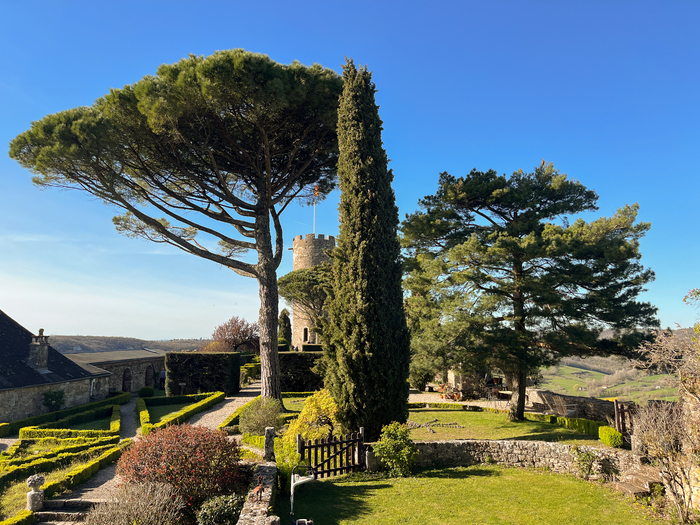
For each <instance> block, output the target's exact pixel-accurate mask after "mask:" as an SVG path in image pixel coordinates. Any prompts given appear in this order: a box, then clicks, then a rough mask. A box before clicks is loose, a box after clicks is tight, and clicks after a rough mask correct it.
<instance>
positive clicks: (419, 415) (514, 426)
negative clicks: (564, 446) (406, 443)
mask: <svg viewBox="0 0 700 525" xmlns="http://www.w3.org/2000/svg"><path fill="white" fill-rule="evenodd" d="M408 419H409V421H413V422H415V423H418V424H425V423H427V422H429V421H432V420H434V419H437V420H438V423H441V424H446V423H457V424H459V425H460V426H462V427H464V428H449V427H436V426H432V427H431V428H432V429H433V430H434V431H435V432H434V433H431V432H430V431H429V430H428V429H426V428H416V429H413V430H411V439H413V440H414V441H439V440H447V439H510V440H527V441H557V442H560V443H568V444H571V445H593V446H598V445H600V446H605V445H603V444H602V443H601V442H600V441H598V438H597V436H588V435H586V434H578V433H576V432H574V431H572V430H569V429H566V428H564V427H560V426H558V425H552V424H549V423H542V422H539V421H530V420H525V421H517V422H515V421H509V420H508V418H507V416H506V415H505V414H498V413H493V412H470V411H465V410H439V409H431V408H417V409H412V410H410V411H409V413H408Z"/></svg>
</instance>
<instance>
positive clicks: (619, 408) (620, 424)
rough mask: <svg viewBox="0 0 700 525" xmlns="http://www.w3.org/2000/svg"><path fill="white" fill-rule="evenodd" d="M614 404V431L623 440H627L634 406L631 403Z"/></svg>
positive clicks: (616, 402) (634, 409)
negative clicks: (620, 435)
mask: <svg viewBox="0 0 700 525" xmlns="http://www.w3.org/2000/svg"><path fill="white" fill-rule="evenodd" d="M614 403H615V430H617V431H618V432H619V433H620V434H622V436H623V437H624V438H625V440H629V437H630V434H632V415H633V414H634V413H635V411H636V406H635V404H634V403H633V402H632V401H628V402H623V403H619V402H618V401H617V399H616V400H615V401H614Z"/></svg>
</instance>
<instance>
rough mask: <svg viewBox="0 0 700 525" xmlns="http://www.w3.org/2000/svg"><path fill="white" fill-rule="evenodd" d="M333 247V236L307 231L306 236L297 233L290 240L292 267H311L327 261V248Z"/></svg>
mask: <svg viewBox="0 0 700 525" xmlns="http://www.w3.org/2000/svg"><path fill="white" fill-rule="evenodd" d="M333 248H335V237H333V236H332V235H328V236H326V235H323V234H322V233H321V234H319V235H318V237H317V236H316V235H314V234H313V233H307V234H306V236H302V235H297V236H296V237H294V241H293V242H292V253H293V254H294V255H293V258H294V262H293V269H294V270H299V269H301V268H311V267H313V266H316V265H317V264H321V263H322V262H326V261H328V256H327V255H326V251H327V250H332V249H333Z"/></svg>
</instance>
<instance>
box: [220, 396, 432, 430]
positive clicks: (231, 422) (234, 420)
mask: <svg viewBox="0 0 700 525" xmlns="http://www.w3.org/2000/svg"><path fill="white" fill-rule="evenodd" d="M315 393H316V392H282V398H283V399H284V398H290V397H311V396H313V395H314V394H315ZM258 398H260V396H255V397H254V398H253V399H251V400H250V401H248V402H247V403H246V404H245V405H241V406H239V407H238V408H237V409H236V410H234V411H233V413H232V414H231V415H230V416H228V417H227V418H226V419H224V421H223V422H222V423H221V424H220V425H219V427H218V428H219V430H223V429H225V428H230V427H233V426H237V425H238V424H239V423H240V417H241V412H243V409H244V408H245V407H247V406H248V405H249V404H250V403H252V402H253V401H255V400H256V399H258ZM417 404H419V405H424V403H417ZM410 405H411V403H409V406H410ZM297 417H299V414H298V413H296V412H294V413H291V414H283V415H282V418H283V419H284V421H285V423H289V421H291V420H292V419H295V418H297ZM234 433H237V432H234Z"/></svg>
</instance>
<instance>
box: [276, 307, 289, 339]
mask: <svg viewBox="0 0 700 525" xmlns="http://www.w3.org/2000/svg"><path fill="white" fill-rule="evenodd" d="M277 339H278V340H279V339H284V340H286V341H287V342H288V343H289V342H291V340H292V321H291V320H290V319H289V311H288V310H287V309H286V308H283V309H282V311H281V312H280V318H279V330H278V331H277Z"/></svg>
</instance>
